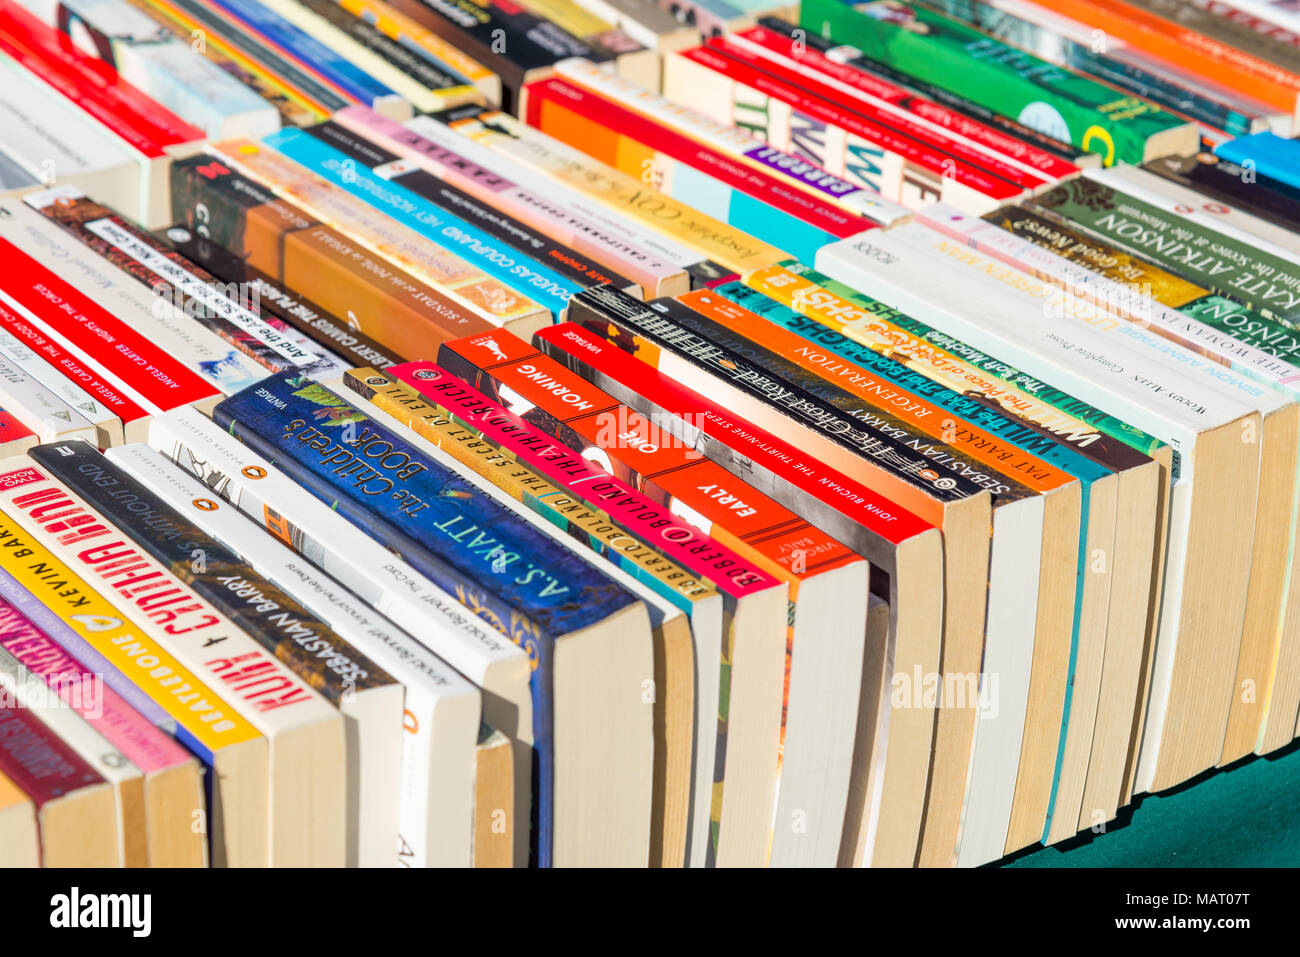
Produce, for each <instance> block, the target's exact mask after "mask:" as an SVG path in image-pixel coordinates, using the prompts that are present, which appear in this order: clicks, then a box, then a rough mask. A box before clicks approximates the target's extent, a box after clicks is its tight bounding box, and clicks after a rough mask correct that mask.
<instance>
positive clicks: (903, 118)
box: [708, 37, 1073, 190]
mask: <svg viewBox="0 0 1300 957" xmlns="http://www.w3.org/2000/svg"><path fill="white" fill-rule="evenodd" d="M708 46H709V49H711V50H713V51H714V52H716V53H719V54H721V55H723V56H725V57H727V58H728V59H730V60H734V61H736V62H738V63H742V64H744V65H745V66H748V67H750V68H752V69H754V70H757V71H759V72H760V73H762V72H767V73H770V74H771V75H772V76H773V77H775V78H777V79H779V80H781V81H782V82H784V83H786V84H789V85H791V86H794V87H796V88H800V87H802V88H803V89H805V90H807V92H809V93H812V94H814V95H815V96H818V97H820V98H821V99H823V100H825V101H827V102H829V103H833V104H835V105H836V106H839V107H841V108H842V109H845V110H848V111H850V112H857V113H860V114H862V115H864V116H866V117H868V118H869V119H871V120H873V121H875V122H876V123H878V124H880V125H881V126H884V127H888V128H891V129H894V130H896V131H897V132H899V133H901V134H903V135H904V136H907V137H910V138H911V139H914V140H917V141H918V142H921V143H925V144H927V145H928V146H930V147H932V148H934V149H937V150H939V151H941V152H944V153H948V154H950V155H952V156H953V157H955V158H956V159H958V160H962V161H965V162H967V163H970V164H971V165H972V166H974V167H976V168H978V169H982V170H985V171H986V172H989V173H992V174H993V175H995V176H997V177H999V178H1001V179H1004V180H1006V181H1007V182H1009V183H1014V184H1015V185H1017V186H1020V187H1022V188H1024V189H1031V190H1032V189H1037V188H1038V187H1040V186H1042V185H1043V184H1044V183H1046V182H1051V181H1052V179H1054V178H1059V176H1058V177H1048V176H1046V175H1044V173H1043V172H1042V171H1041V170H1039V169H1036V168H1034V167H1032V166H1029V165H1028V164H1024V163H1021V162H1019V161H1018V160H1015V159H1012V158H1010V157H1007V156H1005V155H1003V154H1001V153H999V152H996V151H994V150H991V149H989V148H987V147H985V146H983V145H982V144H980V143H978V142H977V141H975V140H972V139H970V138H968V137H965V136H959V135H955V134H954V133H953V132H952V130H951V129H950V128H948V127H945V126H941V125H939V124H936V123H931V122H929V121H927V120H925V119H923V118H922V117H920V116H918V115H916V114H915V113H913V112H911V111H908V110H903V109H900V108H898V107H897V106H895V105H894V104H893V103H892V102H891V100H892V99H895V98H897V97H896V96H895V97H880V96H877V95H875V92H868V90H867V89H865V88H867V87H868V85H869V84H868V82H867V80H866V78H865V77H863V76H862V75H861V74H853V73H852V72H851V71H850V75H852V76H854V77H855V78H856V79H857V80H858V82H856V83H853V84H847V83H842V82H840V81H839V80H837V79H836V78H835V77H833V76H827V75H824V74H822V73H821V71H818V70H810V69H809V68H808V66H807V65H805V64H803V63H800V62H798V61H794V60H791V59H789V58H788V57H784V56H781V55H780V54H777V53H775V52H774V51H771V50H768V49H767V48H766V47H762V46H759V45H757V44H751V43H749V42H747V41H746V40H745V39H744V38H743V37H734V38H732V37H715V38H714V39H712V40H710V41H709V44H708ZM825 62H827V63H831V64H833V61H829V60H827V61H825ZM880 85H881V84H879V83H878V82H877V84H876V86H880ZM878 92H886V91H878ZM887 92H892V91H887ZM900 92H901V91H900ZM1053 165H1056V164H1055V163H1054V164H1053ZM1069 169H1071V170H1073V167H1069Z"/></svg>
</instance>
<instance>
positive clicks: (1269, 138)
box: [1214, 132, 1300, 189]
mask: <svg viewBox="0 0 1300 957" xmlns="http://www.w3.org/2000/svg"><path fill="white" fill-rule="evenodd" d="M1214 152H1215V154H1216V155H1217V156H1218V157H1219V158H1220V159H1225V160H1228V161H1229V162H1232V163H1236V164H1237V165H1238V166H1241V167H1247V168H1249V169H1252V170H1254V171H1255V173H1256V174H1257V175H1259V176H1260V177H1261V178H1263V179H1264V180H1265V181H1268V180H1277V182H1279V183H1282V184H1283V185H1285V186H1289V187H1291V188H1293V189H1300V148H1297V146H1296V141H1295V140H1293V139H1286V138H1285V137H1281V136H1278V135H1277V134H1276V133H1272V132H1264V133H1256V134H1255V135H1254V136H1241V137H1238V138H1237V139H1235V140H1231V141H1229V142H1227V143H1221V144H1219V146H1217V147H1215V150H1214Z"/></svg>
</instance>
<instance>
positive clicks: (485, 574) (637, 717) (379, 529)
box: [213, 376, 653, 866]
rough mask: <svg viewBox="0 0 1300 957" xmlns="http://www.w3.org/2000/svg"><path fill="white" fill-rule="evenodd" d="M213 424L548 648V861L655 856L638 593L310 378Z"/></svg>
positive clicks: (499, 622) (543, 848) (537, 728)
mask: <svg viewBox="0 0 1300 957" xmlns="http://www.w3.org/2000/svg"><path fill="white" fill-rule="evenodd" d="M213 419H214V421H215V422H216V423H217V424H218V425H220V426H221V427H222V428H225V429H227V430H229V431H230V432H231V433H232V434H233V435H235V436H236V437H237V438H239V439H240V440H241V441H243V442H244V443H245V444H247V445H249V446H250V447H252V448H253V449H254V450H255V451H258V452H259V453H261V454H263V455H266V456H267V457H268V458H270V459H271V460H272V461H273V462H275V463H278V464H280V466H281V467H282V468H284V469H285V471H286V472H287V473H288V474H289V475H291V476H292V477H293V478H295V479H297V480H298V481H299V482H301V483H302V484H303V485H304V487H305V488H306V489H307V490H308V491H310V492H311V493H312V494H313V495H315V496H316V497H317V498H319V499H321V500H323V501H325V502H327V503H328V504H330V505H331V506H332V507H334V508H336V509H338V510H339V511H340V512H341V513H342V514H343V515H345V516H346V517H348V518H349V519H350V520H351V521H352V522H353V523H354V524H356V525H357V526H358V527H359V531H360V532H361V533H363V534H367V535H369V536H371V537H372V538H375V539H377V540H379V541H381V542H383V543H384V544H386V545H388V546H389V547H390V548H392V549H393V550H394V551H396V552H397V553H398V554H399V555H401V556H402V557H403V558H405V559H406V560H407V561H409V562H410V563H411V564H412V565H413V566H414V567H415V568H416V569H417V570H418V571H420V572H421V573H422V574H425V575H427V576H428V577H429V578H431V579H432V580H433V581H434V582H436V583H438V584H440V585H442V586H443V587H445V588H447V589H448V590H449V591H452V592H453V593H456V594H457V597H458V598H459V599H460V600H461V602H462V603H463V604H465V605H466V607H468V608H470V609H471V610H473V611H475V612H477V613H478V614H479V616H480V617H482V618H484V620H486V621H488V622H490V623H491V624H492V625H493V626H494V627H496V628H498V629H499V630H500V631H502V632H504V633H505V634H506V635H507V636H508V637H509V638H511V639H512V640H513V641H515V642H516V643H517V644H519V645H520V646H521V647H524V648H526V649H527V650H528V651H529V654H530V656H535V661H536V666H535V669H534V671H533V695H534V705H533V720H534V738H535V741H536V744H537V749H538V768H537V775H536V778H537V795H538V798H537V812H538V813H537V834H536V837H537V845H538V862H539V863H540V864H542V865H543V866H551V865H552V864H557V865H561V866H562V865H567V864H571V863H594V862H600V861H603V862H607V863H614V862H620V863H626V864H635V863H644V862H645V860H646V859H647V856H648V851H649V816H650V815H649V798H650V788H649V780H650V770H651V769H650V761H651V754H650V750H651V748H650V746H651V730H652V729H651V727H650V724H649V717H650V716H649V713H648V712H644V713H643V712H642V711H640V709H638V708H636V707H635V702H636V701H639V696H634V695H633V693H632V688H633V687H635V686H636V685H637V684H638V683H639V681H640V678H641V676H643V674H645V673H646V672H645V671H644V670H638V669H643V668H645V667H649V668H652V667H653V665H652V662H651V660H650V636H649V626H648V620H647V618H646V612H645V609H644V607H643V606H642V605H641V603H640V602H639V601H637V600H636V599H635V598H634V597H633V596H632V595H631V594H630V593H629V592H627V591H626V590H625V589H622V588H621V587H619V586H618V585H616V584H615V583H614V582H612V581H610V579H609V578H607V577H606V576H603V575H600V574H599V573H597V572H596V571H595V570H594V569H591V568H590V567H589V566H587V565H586V564H585V563H583V562H582V561H581V560H580V559H579V558H578V557H577V556H575V555H573V554H572V553H571V552H569V551H567V550H566V549H564V548H563V547H562V546H560V545H559V544H557V543H556V542H554V541H553V540H551V539H549V538H547V537H545V536H543V535H542V534H540V533H539V532H537V531H535V530H534V529H532V528H531V527H527V526H524V525H521V523H520V522H519V521H518V520H516V519H514V518H513V517H512V516H510V514H509V513H508V512H507V511H506V510H505V509H503V508H502V507H501V506H500V505H498V504H497V503H495V502H493V501H491V500H490V499H488V498H485V497H484V496H483V495H482V494H481V493H479V492H478V490H477V489H476V487H475V486H473V485H472V484H470V483H467V482H466V481H465V480H464V479H462V478H460V477H458V476H457V475H455V474H453V473H452V472H451V471H450V470H448V469H446V468H444V467H442V466H440V465H438V464H436V463H434V462H432V461H430V460H427V459H425V460H423V461H421V459H423V458H424V457H423V456H421V455H420V454H419V452H418V451H416V450H415V449H414V448H412V447H411V446H410V445H409V444H408V443H404V442H403V441H402V438H401V437H400V436H399V435H396V434H395V433H393V432H391V431H390V430H388V429H386V428H383V427H381V426H379V425H377V424H376V423H374V422H373V421H370V420H369V419H368V418H367V417H366V416H365V415H363V414H362V413H361V412H359V411H358V410H357V409H355V408H353V407H352V406H350V405H348V403H347V402H346V401H344V400H343V399H341V398H339V397H338V396H336V395H334V394H332V393H330V392H328V391H327V390H325V389H324V388H323V387H321V386H320V385H318V384H316V383H313V382H311V381H310V380H307V379H301V378H296V377H288V378H286V377H280V376H275V377H270V378H268V379H267V380H265V381H264V382H263V383H261V384H260V385H258V386H255V387H253V388H250V389H248V390H246V391H245V392H243V393H241V394H240V395H238V396H235V397H233V398H232V399H231V400H230V401H226V402H222V403H221V404H220V405H218V406H217V408H216V409H215V410H214V412H213ZM633 673H635V674H633ZM557 688H558V689H562V690H564V689H573V690H572V691H567V690H566V693H565V694H563V695H557V694H556V691H557ZM596 727H599V728H600V729H602V732H603V733H601V734H593V729H594V728H596ZM615 769H618V770H617V771H616V770H615ZM641 785H644V786H641ZM593 817H594V818H602V819H603V820H604V821H605V822H606V823H605V826H603V827H592V826H589V825H590V823H591V821H589V820H588V818H593Z"/></svg>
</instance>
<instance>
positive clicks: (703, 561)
mask: <svg viewBox="0 0 1300 957" xmlns="http://www.w3.org/2000/svg"><path fill="white" fill-rule="evenodd" d="M388 374H389V375H392V376H394V377H395V378H397V379H400V380H401V381H402V382H404V383H406V384H407V385H409V386H410V387H411V388H412V389H414V390H415V391H416V392H418V393H419V394H420V395H421V396H422V397H423V396H427V397H428V401H430V402H434V403H437V404H438V405H442V406H444V407H448V408H449V407H450V406H452V405H456V406H458V407H459V406H462V405H463V407H464V408H465V409H466V411H465V412H464V413H463V417H464V419H465V420H466V421H468V422H472V423H473V427H474V428H475V429H477V430H478V431H479V433H480V434H481V435H482V436H483V437H484V438H485V439H487V440H488V441H490V442H492V443H493V444H494V445H497V446H500V447H501V448H503V449H506V450H508V451H509V452H510V454H512V455H513V456H515V458H517V459H518V460H519V461H520V462H522V463H524V464H525V465H527V466H529V467H530V468H532V469H535V470H536V471H538V472H540V473H541V474H542V475H545V476H546V477H547V478H549V479H552V480H553V481H554V482H555V484H556V485H557V486H559V487H560V488H563V489H568V490H570V491H571V492H572V494H573V495H574V496H575V497H576V498H580V499H582V500H584V501H586V502H587V503H589V504H590V505H591V507H592V508H598V509H600V510H602V511H604V512H605V514H606V515H608V516H609V517H610V519H611V520H612V521H614V522H616V523H618V524H619V525H622V526H623V527H624V528H631V529H652V530H653V536H654V537H656V538H657V544H658V546H659V548H660V549H661V550H662V552H663V554H664V555H665V556H666V557H668V558H670V559H672V560H673V561H675V562H677V563H678V564H679V565H681V566H682V567H683V568H685V569H687V570H688V571H690V572H691V573H692V574H694V575H696V576H698V577H699V578H702V579H704V580H706V581H709V582H712V583H713V584H714V586H715V587H717V589H718V590H719V591H721V592H722V593H723V594H727V595H731V596H733V597H735V598H743V597H745V596H746V595H751V594H754V593H757V592H761V591H765V590H767V589H768V588H773V587H776V586H777V585H779V584H780V583H779V582H778V581H777V580H776V579H775V578H774V577H772V576H771V575H769V574H768V573H767V572H765V571H760V570H759V569H757V568H755V567H754V564H753V563H752V562H750V561H748V560H747V559H745V558H742V557H741V556H740V555H739V554H737V553H736V552H734V551H732V550H731V549H730V548H728V547H726V546H725V545H721V544H719V543H718V542H716V541H714V540H713V539H710V538H708V537H707V536H705V535H704V534H703V533H702V532H701V531H700V530H699V529H697V528H695V527H693V526H691V525H689V524H687V523H686V522H685V521H683V520H682V519H680V518H677V517H676V516H674V515H672V514H671V513H670V512H669V511H668V510H667V509H666V508H665V507H664V506H662V505H660V504H658V503H656V502H654V501H653V500H651V499H650V498H647V497H646V496H645V495H643V494H642V493H641V492H638V491H637V490H636V489H634V488H632V486H630V485H628V484H627V483H626V482H623V481H621V480H620V479H617V478H615V477H614V476H613V475H610V474H609V473H608V472H606V471H605V470H604V469H601V468H599V467H597V466H595V465H593V464H591V463H589V462H587V461H586V460H585V459H583V458H582V455H581V453H579V452H575V451H573V450H572V449H568V448H566V447H565V446H562V445H560V444H559V443H558V442H556V441H555V440H554V439H552V438H550V437H549V436H546V435H545V433H543V432H541V431H540V430H539V429H537V428H535V427H533V426H531V425H529V424H528V423H527V422H526V421H524V420H523V419H521V418H520V417H519V416H517V415H515V414H514V413H513V412H509V411H507V410H506V409H504V408H502V407H501V406H500V405H497V404H496V403H495V402H493V401H492V400H491V399H489V398H488V397H487V396H485V395H483V393H481V392H479V391H478V390H477V389H475V388H473V387H472V386H470V385H469V384H467V383H466V382H465V381H464V380H462V379H459V378H457V377H456V376H454V375H452V374H451V373H450V372H448V371H446V370H445V369H443V368H442V367H441V366H439V365H437V364H435V363H433V362H404V363H402V364H401V365H397V366H393V367H392V368H391V369H389V370H388ZM435 390H436V391H435ZM470 410H473V411H470ZM457 414H458V415H461V414H462V413H461V412H460V411H458V412H457ZM524 436H534V437H535V436H544V437H545V439H546V442H545V443H544V444H534V443H527V442H524V441H522V439H523V437H524ZM557 449H559V450H563V451H565V452H568V453H569V455H567V456H562V457H561V458H562V460H563V467H562V468H561V467H560V464H559V463H558V462H556V461H552V460H550V459H548V458H547V453H548V452H552V451H555V450H557ZM575 460H576V461H575ZM651 514H653V515H654V516H655V517H654V519H653V521H650V522H648V523H647V521H646V516H647V515H651Z"/></svg>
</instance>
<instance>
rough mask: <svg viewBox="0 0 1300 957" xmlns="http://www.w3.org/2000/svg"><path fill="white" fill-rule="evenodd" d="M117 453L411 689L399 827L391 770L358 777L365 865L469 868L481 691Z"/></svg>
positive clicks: (190, 494) (206, 494) (288, 559)
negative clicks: (387, 804)
mask: <svg viewBox="0 0 1300 957" xmlns="http://www.w3.org/2000/svg"><path fill="white" fill-rule="evenodd" d="M112 452H113V454H112V455H108V456H106V457H107V458H108V460H109V461H110V462H112V463H113V464H114V465H117V466H119V467H120V468H121V469H122V470H123V471H124V472H125V473H126V474H128V475H130V476H132V477H133V478H135V479H136V480H137V481H139V482H141V483H147V485H148V487H149V488H150V489H151V490H153V491H154V492H155V493H156V494H157V495H158V497H159V498H160V499H162V500H163V501H164V502H165V503H166V504H167V505H169V506H170V507H171V508H173V509H175V510H176V511H177V512H179V513H181V514H182V515H185V516H187V517H190V518H191V519H192V521H193V522H194V523H195V525H196V526H198V527H199V528H200V529H201V530H202V531H204V532H205V533H206V534H208V535H211V536H212V537H213V538H215V539H217V540H219V541H220V542H221V543H222V544H223V545H225V546H226V547H228V548H229V549H231V550H232V551H233V552H234V553H235V554H236V555H238V556H239V557H240V558H241V559H243V561H245V562H246V563H247V564H248V566H249V567H250V568H252V569H253V570H254V571H255V572H256V573H257V574H258V575H260V576H262V577H264V578H265V579H266V580H267V581H269V582H272V583H273V584H274V585H276V586H277V587H281V588H283V589H284V590H285V592H286V594H288V595H289V596H291V597H292V598H293V599H295V600H296V601H298V602H301V603H302V604H303V605H304V607H308V608H311V609H312V611H313V612H314V613H316V614H317V615H319V616H320V618H321V620H322V621H323V622H325V623H326V624H327V625H328V626H329V627H330V629H332V630H333V631H334V632H335V633H336V634H337V635H338V637H339V638H340V639H341V640H342V641H345V642H347V643H348V644H349V645H350V646H352V647H353V648H355V649H356V650H357V651H358V652H359V653H360V654H363V655H366V656H367V657H369V658H371V659H373V660H374V662H375V664H376V665H378V667H380V668H382V669H384V671H386V672H387V673H389V674H391V675H392V676H393V678H394V679H395V680H396V681H399V682H400V683H401V687H402V689H404V691H405V696H404V697H405V703H404V706H403V712H402V715H401V727H402V731H401V732H400V734H399V733H395V732H394V731H393V728H392V727H389V728H387V730H386V731H385V733H384V737H383V738H382V739H378V738H377V739H376V741H375V744H376V745H377V749H376V752H377V753H378V754H380V755H381V757H382V756H383V755H384V754H385V753H386V752H391V751H393V750H395V749H396V750H399V753H400V756H399V758H398V762H399V765H400V775H399V776H398V780H399V781H400V785H399V786H398V787H399V790H398V794H397V810H396V812H395V813H393V814H391V828H390V827H389V825H390V820H389V815H386V814H385V813H384V810H385V808H384V806H383V804H381V803H379V802H374V803H370V802H368V801H367V795H366V793H365V791H366V789H367V788H374V787H376V786H383V785H384V780H383V773H384V770H385V769H384V768H383V766H382V765H380V766H371V767H370V768H366V767H364V766H363V767H362V768H361V769H360V774H359V775H358V777H359V779H360V780H359V782H358V783H359V785H360V790H361V792H362V793H361V797H360V801H359V813H358V814H357V815H356V823H355V824H354V825H352V826H354V827H356V828H357V829H358V830H359V832H360V833H359V835H358V837H357V839H356V841H357V844H358V846H359V847H360V848H361V849H362V853H360V854H359V855H358V861H357V864H358V866H362V867H367V866H371V867H373V866H391V865H392V864H393V863H394V856H393V855H394V851H395V849H397V848H406V849H408V850H409V852H410V853H409V855H404V856H399V858H398V860H400V861H401V862H402V863H403V864H404V865H406V866H409V867H439V866H451V867H468V866H469V865H470V861H471V846H472V841H471V837H472V835H471V833H470V829H469V827H468V825H467V823H466V822H467V821H468V820H469V819H470V817H471V814H472V810H471V807H470V799H471V795H472V793H473V787H472V782H471V781H470V780H469V778H468V776H469V773H470V770H471V765H472V764H473V747H474V746H475V743H476V742H477V738H478V726H479V721H480V714H481V708H482V706H481V703H480V700H479V698H480V696H479V691H478V689H477V688H475V687H474V686H473V685H472V684H470V683H469V682H468V681H466V680H465V679H464V678H462V677H461V676H460V675H458V674H456V672H454V671H453V670H452V669H451V668H450V667H449V666H448V665H447V664H446V663H445V662H443V661H442V660H441V659H439V658H438V657H437V656H436V655H434V654H433V653H432V652H430V651H429V650H428V649H426V648H425V647H424V646H423V645H421V644H419V643H418V642H417V641H416V640H415V639H414V638H412V637H411V636H410V635H407V634H405V633H404V632H402V631H400V630H399V629H398V628H397V626H396V625H394V624H393V623H392V622H390V621H388V620H386V619H385V618H384V617H383V616H381V615H378V614H377V613H376V612H374V611H372V610H371V609H370V608H368V607H367V606H366V605H364V604H362V603H361V602H360V601H359V600H358V599H357V598H356V597H355V596H354V595H353V594H352V593H351V592H349V591H348V589H347V588H346V587H345V586H343V585H342V584H340V583H339V582H337V581H335V580H334V579H331V578H329V577H328V576H326V575H324V574H322V573H320V572H318V571H316V570H315V569H314V568H311V567H310V566H309V565H308V564H307V563H306V562H304V561H302V560H301V559H300V558H299V557H298V556H296V555H295V554H294V553H293V552H292V550H290V549H289V548H288V547H287V546H286V545H283V544H282V543H281V542H279V541H278V540H276V539H275V538H273V537H271V536H270V535H269V534H268V532H267V530H266V529H265V528H259V527H258V526H257V525H256V524H254V523H253V521H252V520H251V519H250V518H247V517H246V516H244V515H243V514H242V513H240V512H239V510H238V509H237V508H235V507H233V506H231V505H229V504H228V503H223V502H221V501H218V500H217V499H216V498H215V497H213V494H212V492H211V490H210V489H208V487H207V486H206V485H204V484H203V483H202V482H200V481H199V480H198V479H197V478H196V477H194V476H193V475H192V474H191V473H189V472H186V471H184V470H182V469H181V468H180V467H179V466H177V465H175V464H174V463H172V462H169V461H167V460H166V459H165V458H163V456H162V455H161V454H160V453H158V452H157V451H155V450H154V449H152V448H150V447H149V446H148V445H128V446H124V447H122V448H118V449H113V450H112ZM344 693H345V694H355V682H352V683H349V684H347V685H345V687H344ZM388 717H389V718H392V717H393V716H392V715H388ZM381 727H382V726H381ZM399 737H400V748H399V746H398V740H397V739H399ZM368 803H370V807H369V809H367V804H368ZM371 829H374V831H375V832H376V833H375V835H374V837H373V838H369V837H368V836H367V833H366V832H367V831H370V830H371Z"/></svg>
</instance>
